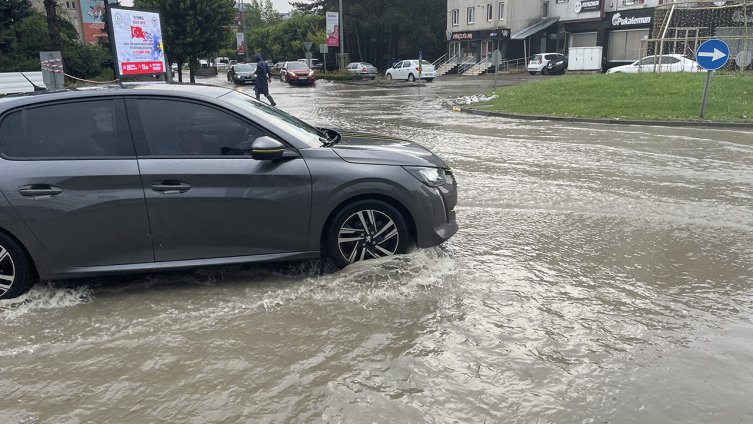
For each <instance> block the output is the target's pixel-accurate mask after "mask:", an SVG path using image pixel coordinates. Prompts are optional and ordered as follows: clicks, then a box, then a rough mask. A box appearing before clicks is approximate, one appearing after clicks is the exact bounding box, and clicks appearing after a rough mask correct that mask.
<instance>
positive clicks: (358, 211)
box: [326, 200, 410, 268]
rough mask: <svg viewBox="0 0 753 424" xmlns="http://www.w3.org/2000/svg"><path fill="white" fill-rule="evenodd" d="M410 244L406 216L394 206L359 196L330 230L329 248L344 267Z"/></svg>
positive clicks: (334, 259)
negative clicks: (359, 198) (360, 198)
mask: <svg viewBox="0 0 753 424" xmlns="http://www.w3.org/2000/svg"><path fill="white" fill-rule="evenodd" d="M364 225H365V226H366V228H364ZM409 244H410V235H409V233H408V226H407V225H406V223H405V218H404V217H403V215H402V214H401V213H400V212H399V211H398V210H397V209H396V208H395V207H394V206H392V205H390V204H388V203H385V202H382V201H380V200H359V201H356V202H353V203H351V204H349V205H348V206H346V207H345V208H343V209H342V210H341V211H340V212H338V213H337V215H335V218H334V219H333V220H332V224H331V225H330V227H329V229H328V230H327V240H326V252H327V255H328V256H329V257H330V258H331V259H332V261H333V262H334V263H335V265H337V266H338V267H340V268H344V267H346V266H347V265H349V264H351V263H353V262H359V261H362V260H366V259H374V258H377V257H383V256H392V255H397V254H402V253H405V252H407V251H408V246H409Z"/></svg>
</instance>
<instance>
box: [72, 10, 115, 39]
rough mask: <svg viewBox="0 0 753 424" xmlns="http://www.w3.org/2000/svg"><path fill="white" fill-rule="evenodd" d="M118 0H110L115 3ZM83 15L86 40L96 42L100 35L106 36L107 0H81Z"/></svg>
mask: <svg viewBox="0 0 753 424" xmlns="http://www.w3.org/2000/svg"><path fill="white" fill-rule="evenodd" d="M116 1H117V0H110V1H109V3H115V2H116ZM80 5H81V17H82V24H83V27H84V41H87V42H92V43H96V42H97V40H98V39H99V37H106V36H107V33H106V32H104V28H105V14H106V12H105V0H81V1H80Z"/></svg>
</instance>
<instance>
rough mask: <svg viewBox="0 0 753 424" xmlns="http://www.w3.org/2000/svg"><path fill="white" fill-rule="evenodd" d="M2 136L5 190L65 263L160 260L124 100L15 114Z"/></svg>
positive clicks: (0, 126) (0, 127) (5, 121)
mask: <svg viewBox="0 0 753 424" xmlns="http://www.w3.org/2000/svg"><path fill="white" fill-rule="evenodd" d="M0 139H2V140H3V143H2V144H0V154H2V158H3V159H2V160H0V191H2V193H3V194H4V195H5V197H6V198H7V199H8V201H9V202H10V203H11V205H12V206H13V208H14V209H15V210H16V211H17V212H18V214H19V215H20V216H21V218H22V219H23V220H24V222H25V223H26V225H27V226H28V227H29V229H30V230H31V231H32V232H33V233H34V235H35V236H36V238H37V239H38V240H39V242H40V243H41V244H42V245H43V246H44V248H45V249H46V250H47V252H49V253H50V254H51V255H52V256H53V257H54V258H55V259H56V260H57V261H59V265H60V266H64V267H86V266H99V265H122V264H133V263H144V262H153V261H154V253H153V250H152V241H151V237H150V230H149V220H148V218H147V214H146V205H145V202H144V190H143V188H142V184H141V178H140V176H139V171H138V163H137V161H136V153H135V150H134V146H133V142H132V140H131V135H130V132H129V129H128V124H127V121H126V119H125V107H124V103H123V100H122V99H119V98H93V99H85V100H75V101H74V100H71V101H66V102H62V101H61V102H55V103H45V104H43V105H41V106H29V107H26V108H23V109H19V110H15V111H13V112H11V113H10V114H8V115H6V116H4V117H3V118H2V123H0Z"/></svg>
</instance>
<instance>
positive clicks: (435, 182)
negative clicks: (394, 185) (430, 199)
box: [403, 166, 445, 187]
mask: <svg viewBox="0 0 753 424" xmlns="http://www.w3.org/2000/svg"><path fill="white" fill-rule="evenodd" d="M403 169H405V170H406V171H408V172H410V174H411V175H413V176H414V177H416V179H417V180H418V181H421V182H422V183H424V184H426V185H427V186H429V187H439V186H441V185H442V184H444V183H445V171H444V169H442V168H430V167H427V166H404V167H403Z"/></svg>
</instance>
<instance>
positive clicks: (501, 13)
mask: <svg viewBox="0 0 753 424" xmlns="http://www.w3.org/2000/svg"><path fill="white" fill-rule="evenodd" d="M504 19H505V3H504V2H500V3H499V20H500V21H503V20H504Z"/></svg>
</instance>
